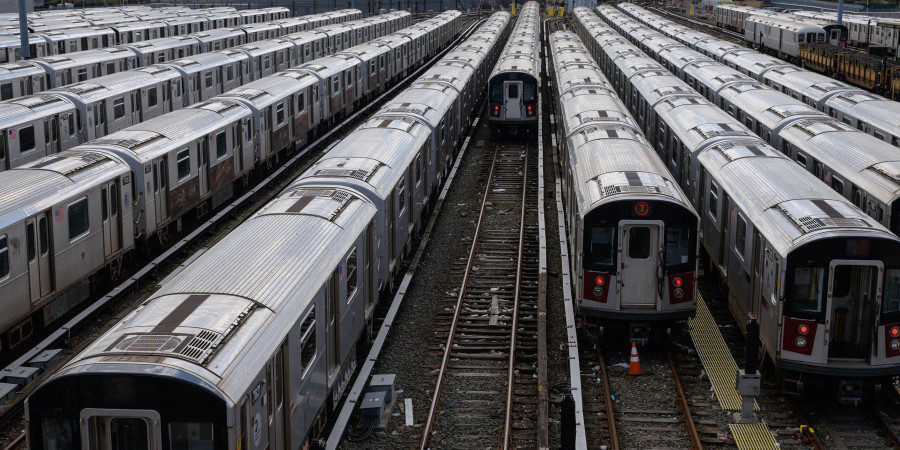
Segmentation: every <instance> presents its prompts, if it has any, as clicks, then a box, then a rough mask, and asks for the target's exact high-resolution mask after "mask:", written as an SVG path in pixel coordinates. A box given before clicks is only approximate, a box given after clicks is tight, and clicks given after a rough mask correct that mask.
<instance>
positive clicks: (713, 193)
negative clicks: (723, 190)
mask: <svg viewBox="0 0 900 450" xmlns="http://www.w3.org/2000/svg"><path fill="white" fill-rule="evenodd" d="M709 213H710V214H712V216H713V218H714V219H717V218H718V217H719V188H718V187H716V185H715V183H710V184H709Z"/></svg>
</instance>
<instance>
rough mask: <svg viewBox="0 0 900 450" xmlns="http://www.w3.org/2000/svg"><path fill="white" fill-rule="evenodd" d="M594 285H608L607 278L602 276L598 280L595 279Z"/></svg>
mask: <svg viewBox="0 0 900 450" xmlns="http://www.w3.org/2000/svg"><path fill="white" fill-rule="evenodd" d="M594 284H596V285H597V286H603V285H604V284H606V278H605V277H604V276H603V275H600V276H598V277H597V278H594Z"/></svg>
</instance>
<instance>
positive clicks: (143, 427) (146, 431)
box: [109, 417, 150, 450]
mask: <svg viewBox="0 0 900 450" xmlns="http://www.w3.org/2000/svg"><path fill="white" fill-rule="evenodd" d="M109 436H110V442H112V449H113V450H118V449H122V450H126V449H127V450H145V449H146V450H149V449H150V427H149V425H148V424H147V421H146V420H145V419H141V418H136V417H124V418H115V419H112V420H110V421H109Z"/></svg>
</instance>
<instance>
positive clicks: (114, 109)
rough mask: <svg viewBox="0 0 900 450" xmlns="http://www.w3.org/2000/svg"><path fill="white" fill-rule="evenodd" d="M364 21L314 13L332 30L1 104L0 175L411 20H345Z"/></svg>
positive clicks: (350, 13)
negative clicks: (2, 172) (0, 172)
mask: <svg viewBox="0 0 900 450" xmlns="http://www.w3.org/2000/svg"><path fill="white" fill-rule="evenodd" d="M358 15H361V14H360V13H359V11H358V10H345V11H338V12H334V13H326V14H322V15H315V16H311V17H310V21H312V22H316V23H325V24H326V25H324V26H322V27H319V28H316V29H313V30H309V31H301V32H297V33H293V34H290V35H287V36H283V37H278V38H273V39H268V40H261V41H256V42H254V43H251V44H245V45H241V46H237V47H234V48H230V49H227V50H221V51H214V52H210V53H204V54H198V55H194V56H190V57H185V58H180V59H177V60H173V61H168V62H164V63H163V62H161V63H157V64H153V65H150V66H148V67H141V68H137V69H132V70H127V71H124V72H117V73H114V74H110V75H105V76H102V77H99V78H95V79H92V80H88V81H83V82H78V83H75V84H71V85H68V86H63V87H60V88H56V89H51V90H48V91H44V92H41V93H38V94H34V95H27V96H24V97H20V98H16V99H13V100H7V101H4V102H0V132H2V136H0V171H3V170H6V169H10V168H15V167H19V166H22V165H23V164H27V163H30V162H33V161H36V160H38V159H39V158H42V157H44V156H47V155H51V154H55V153H58V152H61V151H65V150H68V149H70V148H72V147H74V146H76V145H80V144H84V143H86V142H89V141H92V140H95V139H99V138H102V137H104V136H106V135H109V134H111V133H114V132H116V131H119V130H122V129H124V128H127V127H129V126H132V125H137V124H139V123H141V122H144V121H146V120H149V119H152V118H155V117H159V116H161V115H163V114H167V113H170V112H173V111H176V110H179V109H182V108H184V107H187V106H190V105H193V104H196V103H199V102H201V101H204V100H209V99H210V98H212V97H215V96H217V95H221V94H222V93H224V92H227V91H230V90H232V89H235V88H237V87H240V86H243V85H246V84H247V83H250V82H251V81H256V80H260V79H262V78H265V77H267V76H269V75H272V74H274V73H276V72H279V71H283V70H285V69H288V68H292V67H297V66H300V65H302V64H308V63H310V62H311V61H313V60H316V59H319V58H321V57H323V56H325V55H330V54H334V53H337V52H340V51H343V50H346V49H349V48H351V47H353V46H355V45H358V44H361V43H363V42H367V41H369V40H371V39H372V38H374V37H378V36H384V35H385V34H388V33H392V32H394V31H396V30H398V29H400V28H402V27H404V26H406V25H408V24H409V20H410V15H409V13H407V12H405V11H400V12H393V13H388V14H385V15H382V16H376V17H371V18H366V19H357V20H354V21H352V22H346V21H347V20H349V18H351V17H356V16H358ZM418 46H419V48H421V45H418ZM408 57H409V55H408V54H407V55H401V59H403V58H408ZM403 63H404V61H403V60H401V61H397V64H385V70H389V71H393V70H396V69H401V68H402V64H403ZM41 137H43V139H41Z"/></svg>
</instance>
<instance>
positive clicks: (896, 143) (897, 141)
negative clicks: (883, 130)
mask: <svg viewBox="0 0 900 450" xmlns="http://www.w3.org/2000/svg"><path fill="white" fill-rule="evenodd" d="M891 141H892V143H893V144H894V147H900V139H898V138H897V137H896V136H894V138H893V139H892V140H891Z"/></svg>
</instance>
